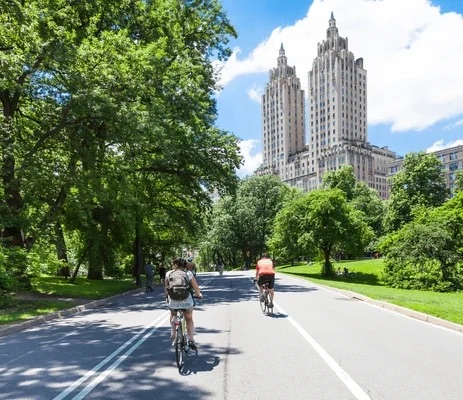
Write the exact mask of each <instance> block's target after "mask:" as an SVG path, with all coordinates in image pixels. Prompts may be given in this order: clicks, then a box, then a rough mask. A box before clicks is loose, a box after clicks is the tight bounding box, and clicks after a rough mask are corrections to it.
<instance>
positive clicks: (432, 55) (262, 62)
mask: <svg viewBox="0 0 463 400" xmlns="http://www.w3.org/2000/svg"><path fill="white" fill-rule="evenodd" d="M331 11H333V13H334V17H335V18H336V25H337V27H338V29H339V34H340V35H341V36H342V37H348V39H349V50H350V51H352V52H353V53H354V56H355V57H356V58H359V57H362V58H363V59H364V67H365V68H366V70H367V72H368V104H369V107H368V119H369V123H371V124H380V123H386V124H391V125H392V129H393V130H395V131H402V130H409V129H415V130H421V129H425V128H427V127H429V126H432V125H433V124H435V123H436V122H438V121H442V120H445V119H449V118H455V117H457V116H459V115H461V114H463V90H462V89H461V88H462V87H463V74H461V68H460V66H461V65H463V19H462V16H461V15H460V14H457V13H445V14H442V13H441V12H440V9H439V8H438V7H436V6H432V5H431V2H430V1H428V0H407V1H403V0H382V1H374V0H349V1H346V0H314V1H313V4H312V5H311V7H310V8H309V10H308V13H307V15H306V16H305V17H304V18H302V19H300V20H299V21H297V22H295V23H294V25H292V26H285V27H277V28H275V29H274V30H273V32H271V33H270V35H269V36H268V37H267V38H266V39H265V40H264V41H263V42H262V43H260V44H259V46H257V47H256V48H255V49H254V50H253V51H252V52H251V54H249V56H248V57H245V58H242V59H240V58H239V55H240V50H239V49H235V51H234V53H233V55H232V56H231V58H230V59H229V60H228V61H227V62H226V63H225V64H223V65H222V67H223V68H222V72H221V84H222V85H223V86H226V85H227V84H228V83H230V82H231V81H232V80H233V79H234V78H236V77H237V76H240V75H245V74H255V73H263V72H268V71H269V70H270V69H271V68H274V67H275V66H276V59H277V57H278V50H279V48H280V44H281V43H283V44H284V47H285V50H286V56H287V57H288V63H289V64H290V65H295V66H296V72H297V75H298V76H299V78H300V79H301V82H302V84H303V87H304V88H305V90H306V91H307V79H308V78H307V73H308V71H309V70H310V69H311V68H312V61H313V59H314V58H315V57H316V51H317V43H318V42H321V41H322V40H323V39H325V38H326V29H327V28H328V20H329V17H330V14H331Z"/></svg>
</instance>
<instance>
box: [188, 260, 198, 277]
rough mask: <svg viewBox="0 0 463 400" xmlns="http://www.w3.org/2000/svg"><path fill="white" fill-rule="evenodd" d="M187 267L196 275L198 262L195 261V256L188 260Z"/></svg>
mask: <svg viewBox="0 0 463 400" xmlns="http://www.w3.org/2000/svg"><path fill="white" fill-rule="evenodd" d="M186 269H187V270H188V271H191V273H192V274H193V276H196V264H195V263H194V262H193V257H190V258H188V259H187V260H186Z"/></svg>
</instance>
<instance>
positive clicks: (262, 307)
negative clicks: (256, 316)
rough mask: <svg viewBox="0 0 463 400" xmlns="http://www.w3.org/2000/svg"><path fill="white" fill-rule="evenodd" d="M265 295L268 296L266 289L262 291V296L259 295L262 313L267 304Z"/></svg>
mask: <svg viewBox="0 0 463 400" xmlns="http://www.w3.org/2000/svg"><path fill="white" fill-rule="evenodd" d="M267 296H268V293H267V292H266V291H264V293H263V298H262V297H259V301H260V308H261V310H262V312H263V313H265V311H267V304H268V303H267Z"/></svg>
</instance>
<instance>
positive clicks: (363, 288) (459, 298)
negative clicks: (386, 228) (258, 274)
mask: <svg viewBox="0 0 463 400" xmlns="http://www.w3.org/2000/svg"><path fill="white" fill-rule="evenodd" d="M338 267H340V269H341V270H342V269H343V268H344V267H346V268H348V270H349V271H350V272H352V271H353V272H355V274H353V276H351V277H348V278H344V277H335V278H330V279H326V278H322V276H321V275H320V270H321V265H320V264H318V263H315V264H313V265H308V264H306V263H304V264H298V265H295V266H291V265H282V266H280V267H278V268H277V271H278V272H282V273H286V274H291V275H296V276H299V277H302V278H304V279H307V280H310V281H313V282H315V283H320V284H323V285H326V286H331V287H335V288H339V289H344V290H350V291H353V292H356V293H360V294H363V295H365V296H368V297H370V298H372V299H375V300H380V301H385V302H388V303H392V304H396V305H398V306H402V307H406V308H409V309H412V310H415V311H420V312H423V313H426V314H429V315H433V316H435V317H439V318H442V319H446V320H448V321H452V322H455V323H458V324H463V293H462V292H458V293H437V292H430V291H421V290H405V289H394V288H390V287H387V286H384V285H383V284H382V283H381V281H380V274H381V271H382V269H383V260H381V259H377V260H369V259H367V260H357V261H342V262H339V263H334V269H335V270H336V269H337V268H338Z"/></svg>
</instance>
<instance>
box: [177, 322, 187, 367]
mask: <svg viewBox="0 0 463 400" xmlns="http://www.w3.org/2000/svg"><path fill="white" fill-rule="evenodd" d="M184 348H185V343H184V334H183V332H182V326H181V325H180V324H179V326H178V327H177V335H176V338H175V360H176V361H177V367H178V370H179V371H180V370H181V369H182V368H183V364H184V362H185V361H184V358H183V356H184V353H183V352H184Z"/></svg>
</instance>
